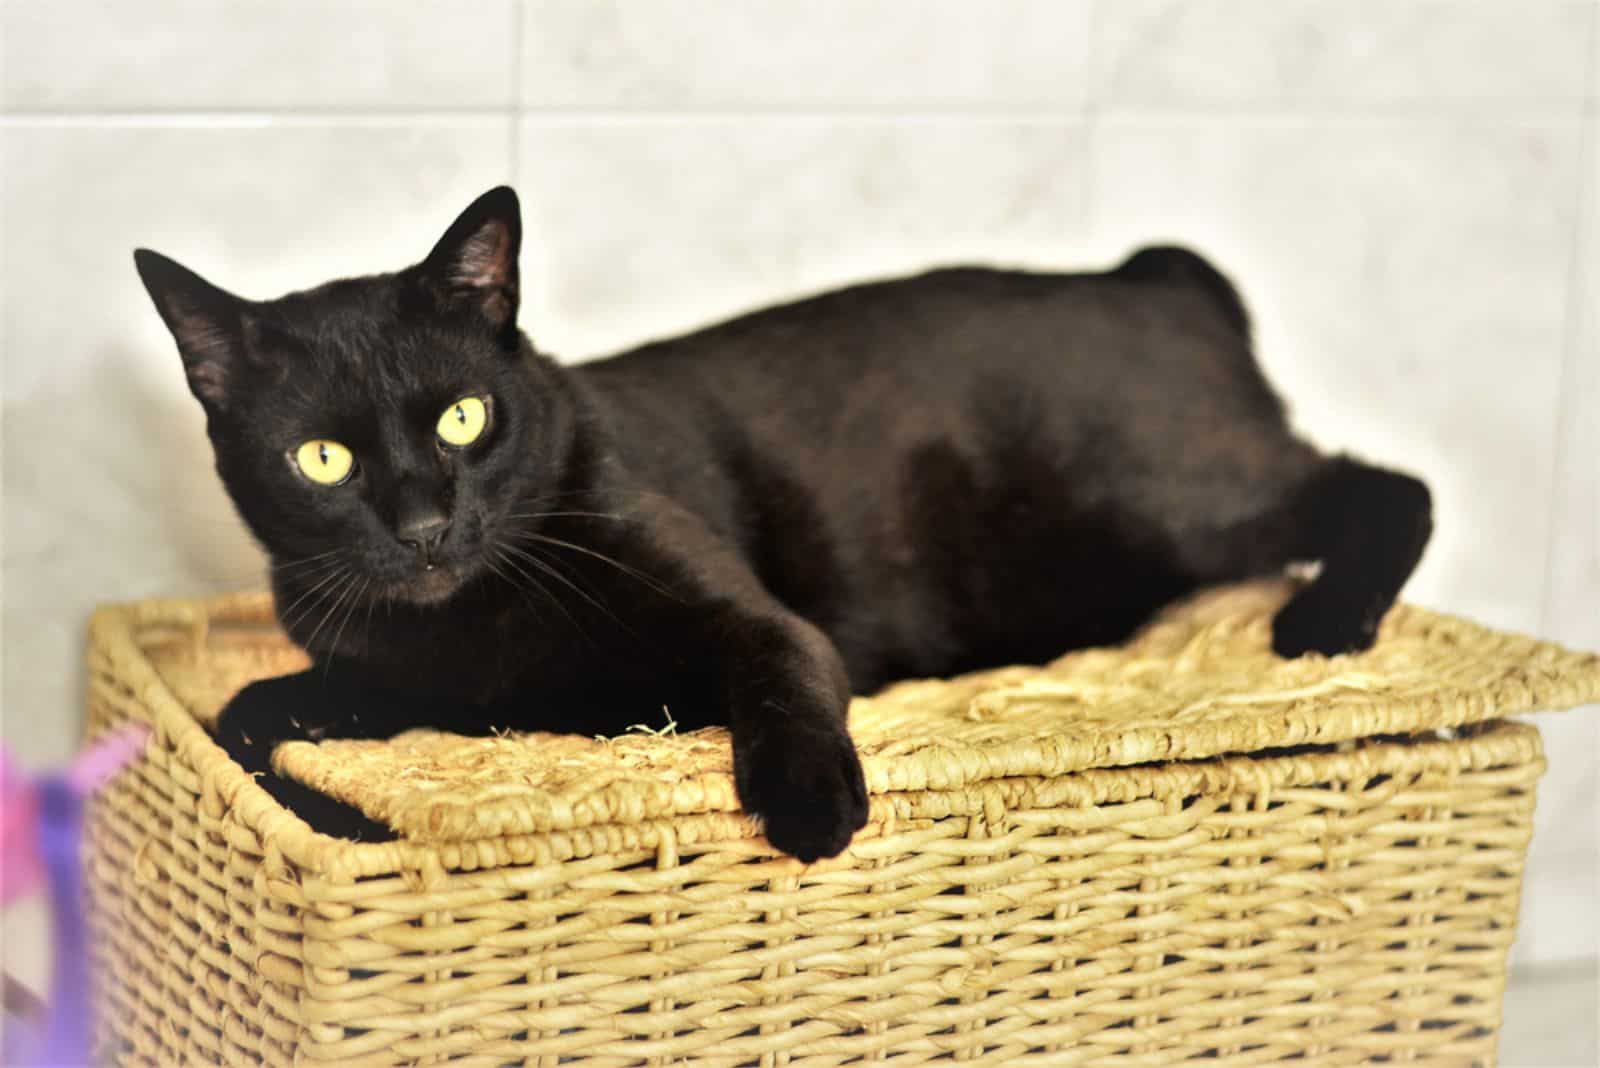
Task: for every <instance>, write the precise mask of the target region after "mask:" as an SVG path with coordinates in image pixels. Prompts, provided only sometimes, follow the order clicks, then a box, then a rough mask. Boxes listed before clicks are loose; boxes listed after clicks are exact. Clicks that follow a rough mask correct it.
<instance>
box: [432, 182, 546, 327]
mask: <svg viewBox="0 0 1600 1068" xmlns="http://www.w3.org/2000/svg"><path fill="white" fill-rule="evenodd" d="M521 249H522V208H521V205H519V204H518V203H517V194H516V192H515V191H514V190H513V189H512V188H511V187H510V186H508V185H502V186H498V187H497V188H494V189H491V190H489V191H488V192H487V193H485V194H483V195H482V196H481V197H479V198H478V199H477V200H474V201H473V202H472V203H471V204H470V205H468V207H467V210H466V211H464V212H462V213H461V215H460V217H459V218H457V219H456V221H455V222H453V223H451V224H450V229H448V230H446V231H445V234H444V236H443V237H441V238H440V239H439V243H438V244H436V245H434V246H433V251H432V252H430V253H428V258H427V259H426V260H424V261H423V264H422V270H423V273H424V274H425V275H426V276H427V277H428V278H429V280H430V281H431V282H432V284H433V288H434V290H435V292H436V293H438V295H439V296H440V297H441V298H442V299H443V300H444V301H445V302H446V303H452V304H456V303H459V304H464V305H471V306H475V307H477V308H478V310H479V311H481V312H482V313H483V315H484V317H485V318H486V319H488V320H489V323H490V325H491V326H493V327H494V329H495V331H496V333H498V334H501V335H502V340H504V341H506V342H508V343H512V342H513V339H514V338H515V335H516V330H517V302H518V299H519V291H518V282H517V279H518V275H517V254H518V252H520V251H521Z"/></svg>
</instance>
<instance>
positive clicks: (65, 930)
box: [0, 723, 150, 1065]
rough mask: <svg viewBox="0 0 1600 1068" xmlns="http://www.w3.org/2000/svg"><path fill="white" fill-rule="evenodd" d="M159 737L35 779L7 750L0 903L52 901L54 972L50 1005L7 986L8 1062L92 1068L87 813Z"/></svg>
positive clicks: (1, 1057)
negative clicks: (36, 897)
mask: <svg viewBox="0 0 1600 1068" xmlns="http://www.w3.org/2000/svg"><path fill="white" fill-rule="evenodd" d="M149 737H150V728H149V727H147V726H145V725H144V724H138V723H135V724H129V725H127V726H124V727H121V728H119V729H118V730H115V731H113V732H111V733H109V734H107V735H106V736H105V737H103V738H101V739H100V740H99V741H97V742H96V743H95V744H94V745H92V746H90V747H89V748H88V749H86V750H84V751H83V752H82V753H80V754H79V755H78V757H77V759H76V760H74V761H73V762H72V764H71V765H70V766H68V767H67V769H66V770H65V771H61V772H57V773H53V774H52V773H45V774H40V775H30V774H28V773H27V772H24V771H22V770H21V769H19V768H18V767H17V766H16V763H15V762H14V761H13V760H12V759H11V755H10V754H9V753H8V752H6V751H5V749H4V747H3V746H0V905H3V904H9V903H10V902H12V901H15V900H16V899H17V898H19V897H22V896H24V895H26V894H28V893H31V892H33V891H36V890H37V891H43V892H45V893H47V894H48V896H49V899H50V920H51V923H50V926H51V956H52V970H51V978H50V993H49V996H48V997H47V998H46V999H45V1001H44V1002H43V1003H40V1002H39V1001H38V1000H37V999H36V998H33V997H31V996H28V995H27V994H26V991H24V989H23V988H22V987H21V985H20V984H18V983H16V982H14V981H13V980H12V979H11V977H10V976H0V978H4V980H5V983H4V991H3V992H4V1002H5V1009H6V1014H7V1026H6V1029H5V1037H4V1041H3V1042H0V1064H11V1065H23V1064H39V1065H45V1064H49V1065H58V1064H59V1065H78V1064H90V1063H92V1062H93V1051H92V1050H91V1048H90V1045H91V1040H90V1034H89V1031H88V1029H87V1028H85V1026H84V1021H85V1020H87V1019H88V1018H89V1012H90V985H91V976H90V971H89V950H88V928H87V924H86V920H85V917H84V913H83V871H82V867H83V857H82V846H83V811H84V802H85V801H86V800H87V799H88V797H89V795H90V794H92V793H93V792H94V791H96V790H98V789H99V788H100V787H102V786H104V785H105V784H106V782H107V781H108V780H109V779H110V778H111V777H112V776H113V775H115V774H116V773H117V771H119V770H120V769H122V768H123V767H126V766H127V765H128V764H129V763H131V762H132V761H133V760H134V759H136V758H137V757H138V755H139V753H140V751H141V750H142V749H143V748H144V744H145V742H146V741H147V740H148V739H149Z"/></svg>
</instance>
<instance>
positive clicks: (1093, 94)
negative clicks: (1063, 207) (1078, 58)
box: [1078, 0, 1101, 248]
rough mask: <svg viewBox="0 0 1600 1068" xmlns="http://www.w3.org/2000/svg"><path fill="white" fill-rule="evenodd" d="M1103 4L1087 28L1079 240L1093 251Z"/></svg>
mask: <svg viewBox="0 0 1600 1068" xmlns="http://www.w3.org/2000/svg"><path fill="white" fill-rule="evenodd" d="M1100 4H1101V0H1092V2H1091V3H1090V4H1089V8H1088V23H1089V24H1088V26H1086V27H1085V28H1084V35H1083V36H1084V46H1083V72H1084V82H1083V103H1082V106H1081V107H1082V122H1083V166H1084V173H1083V191H1082V193H1081V194H1080V196H1079V200H1080V203H1079V205H1078V210H1079V211H1080V212H1081V213H1082V216H1083V217H1082V219H1081V220H1080V222H1079V227H1080V229H1079V233H1078V240H1079V241H1080V242H1082V243H1083V244H1084V245H1085V246H1088V247H1089V248H1094V247H1096V245H1097V241H1098V238H1099V236H1100V235H1099V226H1098V225H1097V224H1096V222H1095V210H1096V206H1097V205H1096V194H1097V193H1098V189H1096V183H1095V176H1096V175H1097V173H1098V171H1097V170H1096V169H1095V157H1096V154H1097V153H1098V151H1099V146H1100V136H1099V135H1100V98H1099V93H1098V92H1097V89H1098V86H1097V85H1096V84H1095V62H1094V57H1095V45H1096V43H1097V42H1096V40H1095V38H1096V35H1097V34H1098V33H1099V31H1100V25H1101V20H1100Z"/></svg>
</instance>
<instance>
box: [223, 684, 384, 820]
mask: <svg viewBox="0 0 1600 1068" xmlns="http://www.w3.org/2000/svg"><path fill="white" fill-rule="evenodd" d="M314 681H315V680H314V679H311V680H308V679H307V676H306V675H305V674H302V675H289V676H285V677H283V678H277V679H262V680H260V681H259V682H253V683H251V684H250V685H248V686H246V687H245V688H244V689H243V690H240V691H239V693H238V694H237V695H236V696H235V697H234V699H233V700H232V701H230V702H228V707H226V708H224V709H223V710H222V714H221V716H219V717H218V719H217V731H216V739H217V744H218V745H220V746H222V748H223V749H224V750H226V751H227V753H228V755H229V756H230V757H232V758H233V760H234V761H235V763H237V764H238V765H239V766H240V767H242V768H244V770H245V771H247V772H250V773H251V774H253V775H254V776H255V777H256V782H257V783H258V784H259V785H260V786H261V787H262V788H263V789H265V790H266V791H267V793H269V794H271V795H272V797H273V799H274V800H275V801H277V802H278V803H279V804H280V805H282V806H283V807H284V808H287V809H288V810H289V811H291V812H293V813H294V814H295V815H296V816H299V817H300V818H301V819H303V820H305V821H306V823H308V824H310V825H311V829H312V830H314V831H318V832H320V833H322V834H327V835H332V836H333V837H335V838H350V839H354V840H357V841H362V842H385V841H389V840H390V839H393V838H394V837H395V833H394V831H393V830H391V829H390V828H388V827H387V826H385V825H383V824H381V823H378V822H376V821H374V820H371V819H368V818H367V816H366V814H365V813H363V812H362V811H361V810H360V809H357V808H354V807H353V806H351V805H347V804H345V803H344V802H343V801H338V800H335V799H334V798H331V797H329V796H328V795H327V794H324V793H320V792H318V791H316V790H313V789H311V788H310V787H309V786H306V785H304V784H302V783H299V782H296V781H295V780H293V779H286V778H283V777H281V776H279V775H277V774H276V773H275V772H274V771H273V770H272V753H273V751H274V750H275V749H277V747H278V745H279V744H281V743H283V742H289V741H317V740H319V739H321V738H323V737H339V736H341V735H343V734H345V733H346V732H345V731H342V730H340V729H339V726H340V724H339V723H338V722H337V721H336V720H335V718H334V713H333V712H332V710H330V709H329V708H327V707H326V706H325V703H324V702H323V701H322V700H321V699H320V693H321V691H320V690H319V689H317V688H316V687H315V686H314V685H312V683H314Z"/></svg>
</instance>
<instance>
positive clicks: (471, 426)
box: [438, 397, 489, 445]
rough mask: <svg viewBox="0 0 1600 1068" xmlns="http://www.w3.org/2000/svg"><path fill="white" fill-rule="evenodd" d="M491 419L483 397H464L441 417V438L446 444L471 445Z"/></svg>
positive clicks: (439, 428)
mask: <svg viewBox="0 0 1600 1068" xmlns="http://www.w3.org/2000/svg"><path fill="white" fill-rule="evenodd" d="M488 421H489V411H488V408H487V407H486V406H485V405H484V403H483V398H482V397H462V398H461V399H460V400H458V401H456V402H455V403H454V404H452V405H450V407H448V408H446V409H445V410H444V414H443V415H441V416H440V417H439V427H438V430H439V440H441V441H443V442H444V443H445V444H446V445H471V444H472V443H473V442H474V441H477V440H478V435H479V434H482V433H483V425H484V424H485V423H487V422H488Z"/></svg>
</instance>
